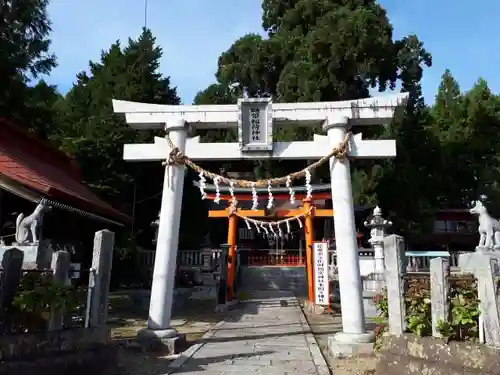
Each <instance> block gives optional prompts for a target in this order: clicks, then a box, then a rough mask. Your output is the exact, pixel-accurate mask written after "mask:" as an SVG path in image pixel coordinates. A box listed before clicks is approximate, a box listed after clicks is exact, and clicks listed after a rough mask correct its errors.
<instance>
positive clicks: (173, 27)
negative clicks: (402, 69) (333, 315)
mask: <svg viewBox="0 0 500 375" xmlns="http://www.w3.org/2000/svg"><path fill="white" fill-rule="evenodd" d="M144 1H145V0H86V1H85V2H79V5H78V6H75V5H76V2H75V1H70V0H52V2H51V5H50V6H49V15H50V17H51V19H52V22H53V25H52V27H53V33H52V41H53V43H52V50H53V52H54V53H55V54H56V55H57V57H58V63H59V66H58V67H57V68H56V69H55V70H54V71H53V72H52V74H51V76H50V77H49V79H48V81H49V82H50V83H52V84H56V85H58V86H59V88H60V90H61V91H63V92H64V91H67V90H68V89H69V88H70V87H71V86H72V83H73V82H74V80H75V76H76V73H77V72H79V71H81V70H85V69H87V67H88V62H89V60H97V59H99V56H100V53H101V50H103V49H107V48H109V46H110V45H111V44H112V43H113V42H115V41H116V40H117V39H120V40H123V41H126V40H127V38H129V37H132V38H136V37H137V36H138V35H139V33H140V32H141V27H142V26H143V24H144ZM380 3H381V4H382V6H384V8H385V9H386V10H387V12H388V15H389V18H390V20H391V22H392V24H393V26H394V34H395V37H400V36H403V35H407V34H409V33H415V34H417V35H418V37H419V38H420V39H421V40H422V41H423V42H424V43H425V46H426V48H427V49H428V50H429V51H430V52H431V53H432V55H433V67H432V68H430V69H427V70H426V72H425V76H424V80H423V86H424V95H425V97H426V100H427V101H428V102H431V101H433V100H434V95H435V93H436V89H437V86H438V85H439V81H440V77H441V75H442V73H443V71H444V70H445V69H446V68H449V69H450V70H451V71H452V73H453V75H454V76H455V78H456V79H457V80H458V81H459V83H460V85H461V88H462V90H467V89H469V88H470V87H471V86H472V85H473V84H474V82H476V81H477V79H478V78H479V77H483V78H485V79H486V80H487V81H488V83H489V84H490V87H491V89H492V90H493V91H495V92H498V91H499V89H500V77H499V74H498V72H497V70H498V67H499V66H500V50H499V49H498V48H497V47H494V46H495V45H498V37H499V36H500V22H499V18H498V15H499V14H500V1H498V0H475V1H451V0H437V1H436V0H434V1H431V0H414V1H403V0H381V1H380ZM83 4H84V5H83ZM260 17H261V1H260V0H240V1H235V0H212V1H209V0H148V16H147V24H148V27H149V28H151V29H152V31H153V33H154V35H155V36H156V37H157V42H158V44H159V45H161V46H162V48H163V52H164V53H163V60H162V64H161V71H162V73H164V74H166V75H169V76H170V77H171V79H172V82H173V84H174V85H176V86H177V89H178V93H179V95H180V96H181V98H182V101H183V103H186V104H190V103H191V102H192V99H193V97H194V95H195V94H196V92H198V91H199V90H201V89H203V88H205V87H206V86H207V85H209V84H210V83H212V82H214V81H215V78H214V73H215V70H216V65H217V58H218V57H219V55H220V54H221V52H223V51H225V50H226V49H227V48H228V47H229V46H230V45H231V43H232V42H233V41H234V40H235V39H237V38H238V37H240V36H243V35H244V34H246V33H250V32H261V31H262V29H261V19H260Z"/></svg>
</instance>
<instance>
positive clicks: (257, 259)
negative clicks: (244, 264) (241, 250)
mask: <svg viewBox="0 0 500 375" xmlns="http://www.w3.org/2000/svg"><path fill="white" fill-rule="evenodd" d="M305 264H306V257H305V256H303V255H280V254H268V255H251V256H249V257H248V265H249V266H283V267H300V266H304V265H305Z"/></svg>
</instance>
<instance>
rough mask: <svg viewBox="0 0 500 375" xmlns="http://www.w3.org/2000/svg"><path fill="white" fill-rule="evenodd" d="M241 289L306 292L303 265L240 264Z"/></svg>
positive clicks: (297, 293)
mask: <svg viewBox="0 0 500 375" xmlns="http://www.w3.org/2000/svg"><path fill="white" fill-rule="evenodd" d="M240 272H241V286H240V288H241V290H242V291H247V290H250V291H254V290H290V291H293V292H294V293H295V294H296V295H298V296H305V295H306V294H307V280H306V270H305V267H279V266H242V267H241V269H240Z"/></svg>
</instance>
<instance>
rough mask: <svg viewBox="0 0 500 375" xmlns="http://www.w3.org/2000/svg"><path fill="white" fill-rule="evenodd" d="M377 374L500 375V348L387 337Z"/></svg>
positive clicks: (378, 354) (382, 340)
mask: <svg viewBox="0 0 500 375" xmlns="http://www.w3.org/2000/svg"><path fill="white" fill-rule="evenodd" d="M377 356H378V359H379V361H378V363H377V368H376V372H375V374H376V375H402V374H408V375H410V374H418V375H421V374H428V375H432V374H436V375H437V374H439V375H463V374H478V375H479V374H482V375H497V374H500V349H493V348H489V347H487V346H485V345H480V344H474V343H467V342H450V343H448V344H447V343H445V342H444V341H443V340H441V339H436V338H432V337H418V336H414V335H409V334H408V335H407V334H405V335H401V336H395V335H386V336H384V337H383V338H381V346H380V350H379V352H378V353H377Z"/></svg>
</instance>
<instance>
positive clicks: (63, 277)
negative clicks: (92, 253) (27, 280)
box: [49, 250, 71, 331]
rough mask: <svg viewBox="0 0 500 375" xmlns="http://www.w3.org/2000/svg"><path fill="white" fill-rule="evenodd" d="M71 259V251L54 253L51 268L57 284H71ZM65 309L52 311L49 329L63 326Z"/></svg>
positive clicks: (52, 329) (53, 329)
mask: <svg viewBox="0 0 500 375" xmlns="http://www.w3.org/2000/svg"><path fill="white" fill-rule="evenodd" d="M70 265H71V260H70V254H69V252H67V251H65V250H59V251H56V252H55V253H54V254H53V255H52V263H51V268H52V272H53V282H54V283H55V284H59V285H63V286H67V285H69V284H70V278H69V270H70ZM64 314H65V311H64V310H63V311H56V310H54V311H52V312H51V317H50V321H49V330H50V331H55V330H58V329H61V328H63V323H64V318H65V316H64Z"/></svg>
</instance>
